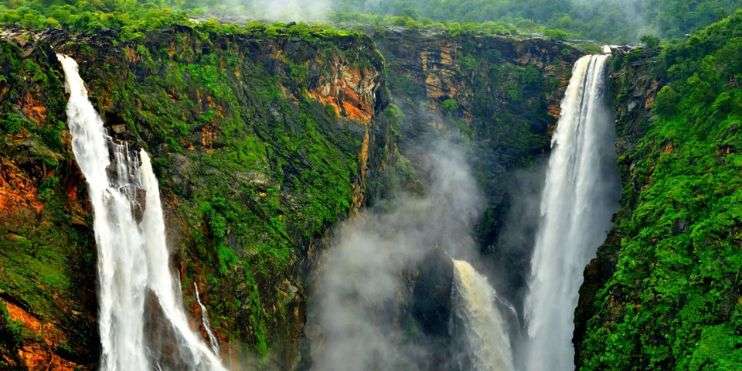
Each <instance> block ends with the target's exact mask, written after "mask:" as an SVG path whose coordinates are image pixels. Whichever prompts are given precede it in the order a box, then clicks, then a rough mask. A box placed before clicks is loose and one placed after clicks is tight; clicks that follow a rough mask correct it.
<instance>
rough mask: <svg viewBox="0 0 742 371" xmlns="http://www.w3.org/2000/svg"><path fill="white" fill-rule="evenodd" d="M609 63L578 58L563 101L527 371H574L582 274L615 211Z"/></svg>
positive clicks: (532, 301)
mask: <svg viewBox="0 0 742 371" xmlns="http://www.w3.org/2000/svg"><path fill="white" fill-rule="evenodd" d="M607 59H608V55H591V56H585V57H582V58H580V59H579V60H578V61H577V63H576V64H575V66H574V68H573V71H572V78H571V80H570V82H569V86H568V87H567V91H566V93H565V97H564V100H563V101H562V116H561V118H560V119H559V124H558V127H557V130H556V133H555V134H554V138H553V140H552V153H551V157H550V159H549V166H548V170H547V174H546V183H545V186H544V190H543V194H542V196H541V206H540V210H541V220H540V226H539V230H538V233H537V236H536V243H535V247H534V253H533V257H532V260H531V275H530V280H529V285H528V294H527V296H526V300H525V319H526V324H527V329H528V339H527V344H526V349H525V350H524V356H525V358H524V360H523V364H524V366H525V369H526V370H533V371H538V370H571V369H573V368H574V361H573V358H574V349H573V347H572V341H571V340H572V332H573V330H574V309H575V307H576V306H577V299H578V290H579V287H580V285H581V284H582V281H583V275H582V274H583V270H584V269H585V266H586V265H587V263H588V262H589V261H590V259H591V258H592V257H594V256H595V252H596V250H597V248H598V246H599V245H600V244H601V243H603V241H604V240H605V237H606V233H607V231H608V229H609V228H610V227H611V215H612V214H613V212H614V211H615V209H616V207H617V197H618V189H617V184H618V180H617V176H616V174H615V162H616V159H615V156H616V155H615V151H614V148H613V140H614V133H613V128H612V126H611V122H610V121H611V120H610V115H609V113H608V110H607V107H606V103H605V89H606V86H605V65H606V61H607Z"/></svg>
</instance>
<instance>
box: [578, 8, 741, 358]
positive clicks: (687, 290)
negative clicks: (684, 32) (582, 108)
mask: <svg viewBox="0 0 742 371" xmlns="http://www.w3.org/2000/svg"><path fill="white" fill-rule="evenodd" d="M741 22H742V12H737V13H736V15H734V16H733V17H731V18H728V19H726V20H724V21H722V22H719V23H716V24H714V25H712V26H710V27H708V28H706V29H703V30H702V31H700V32H697V33H695V34H693V35H692V36H690V37H689V38H688V39H687V40H684V41H682V42H678V43H675V44H672V45H670V46H668V47H666V48H665V49H664V50H662V51H661V53H660V54H659V55H657V56H655V57H652V54H654V53H656V52H657V51H651V50H637V51H633V52H631V53H629V54H627V55H626V56H623V57H620V58H617V60H616V65H615V68H616V69H617V70H618V71H621V74H626V73H628V72H627V71H630V70H631V69H632V68H636V66H641V65H649V66H651V69H650V70H648V72H646V73H647V74H648V75H649V76H646V75H645V76H634V78H632V79H629V80H628V81H624V80H621V81H620V82H619V91H618V96H617V97H616V99H617V102H618V103H617V104H619V105H624V104H626V103H627V102H629V101H630V100H631V99H632V97H630V96H628V95H627V93H628V92H629V91H631V90H630V89H631V87H630V86H631V85H632V84H636V83H637V82H639V81H641V80H642V79H646V78H648V77H649V78H655V79H658V80H659V81H663V82H664V83H665V86H664V87H662V88H661V90H660V91H659V93H658V94H657V96H656V101H655V102H654V108H653V112H652V116H651V118H650V120H649V122H648V123H647V124H648V125H646V126H645V127H644V128H643V129H642V130H643V131H645V132H644V133H643V134H640V135H639V136H638V138H640V139H639V140H638V142H637V143H635V144H634V145H632V146H630V147H629V148H627V149H626V151H625V152H624V153H623V154H622V155H621V157H620V163H621V166H622V169H623V172H624V174H623V177H624V182H623V184H624V189H623V198H622V199H623V200H622V209H621V211H620V212H619V214H618V216H617V219H616V229H615V231H614V232H613V235H612V237H611V238H609V242H608V244H607V245H606V246H604V247H603V248H601V252H600V254H601V255H603V254H613V255H614V259H615V260H616V265H615V269H614V271H613V272H612V275H611V276H610V277H609V278H608V280H607V282H606V283H605V284H604V285H603V287H602V288H601V289H600V290H598V291H597V294H596V298H595V300H593V302H592V303H589V304H587V305H588V306H589V307H590V308H591V309H590V310H591V311H592V313H593V315H592V318H591V319H590V320H589V321H588V322H587V328H586V331H585V334H584V337H585V338H584V339H583V340H582V343H581V344H577V345H578V346H579V347H580V348H581V356H580V357H579V358H580V359H579V360H580V363H581V366H582V367H583V368H585V369H601V370H602V369H633V368H637V369H673V368H676V369H683V370H699V369H718V370H732V369H736V368H738V367H739V365H740V364H742V348H741V347H742V333H740V329H742V301H740V292H739V288H740V282H739V272H740V270H742V252H741V251H740V241H742V228H741V226H742V207H741V206H740V205H742V177H741V176H740V174H742V155H740V153H739V151H740V149H741V148H742V135H740V130H742V127H740V125H741V123H742V90H741V89H740V85H739V81H740V77H741V74H742V63H741V61H742V26H741ZM652 59H655V62H652ZM619 76H620V75H619ZM622 84H623V85H622ZM650 102H651V100H650ZM622 127H623V124H622V123H621V122H619V131H621V130H622ZM619 134H621V132H619Z"/></svg>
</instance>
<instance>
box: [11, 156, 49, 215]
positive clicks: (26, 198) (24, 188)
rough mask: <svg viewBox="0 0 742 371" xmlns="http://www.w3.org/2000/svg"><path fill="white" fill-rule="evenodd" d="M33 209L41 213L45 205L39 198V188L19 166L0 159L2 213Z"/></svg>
mask: <svg viewBox="0 0 742 371" xmlns="http://www.w3.org/2000/svg"><path fill="white" fill-rule="evenodd" d="M21 209H32V210H34V211H36V212H37V213H40V212H41V211H42V210H43V209H44V205H43V204H41V202H40V201H39V199H38V190H37V189H36V186H35V185H34V183H33V182H32V181H31V180H30V179H28V177H27V176H26V174H24V173H23V171H21V170H20V169H19V168H18V167H16V166H15V164H13V163H12V162H10V161H7V160H3V159H0V215H3V214H6V215H7V214H11V213H15V212H17V211H18V210H21Z"/></svg>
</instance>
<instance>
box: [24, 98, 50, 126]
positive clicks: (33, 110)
mask: <svg viewBox="0 0 742 371" xmlns="http://www.w3.org/2000/svg"><path fill="white" fill-rule="evenodd" d="M21 110H22V111H23V114H24V115H26V117H28V118H30V119H31V120H33V121H34V122H35V123H37V124H41V123H43V122H44V121H46V106H44V104H42V103H41V102H40V101H39V100H38V99H36V97H34V96H33V95H32V94H31V93H26V95H25V96H24V97H23V100H22V101H21Z"/></svg>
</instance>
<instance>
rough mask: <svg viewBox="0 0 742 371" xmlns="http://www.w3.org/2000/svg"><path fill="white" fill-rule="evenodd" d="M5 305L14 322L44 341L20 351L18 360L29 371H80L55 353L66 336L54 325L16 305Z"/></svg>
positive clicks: (26, 346)
mask: <svg viewBox="0 0 742 371" xmlns="http://www.w3.org/2000/svg"><path fill="white" fill-rule="evenodd" d="M3 303H4V304H5V307H6V308H7V311H8V316H9V317H10V319H11V320H12V321H15V322H18V323H19V324H20V325H21V326H23V327H24V328H25V329H26V330H28V331H30V332H32V333H34V334H35V335H37V336H38V337H40V338H42V339H43V343H30V344H25V345H23V346H22V347H21V348H20V349H19V350H18V359H20V361H21V362H22V364H23V366H24V367H25V368H26V369H27V370H33V371H35V370H56V371H72V370H77V369H79V367H80V366H79V365H77V364H75V363H74V362H71V361H68V360H66V359H64V358H62V357H60V356H58V355H57V354H55V353H54V351H53V349H54V348H56V347H57V346H58V345H59V344H60V343H61V342H63V341H65V337H64V334H62V332H60V331H59V330H58V329H57V328H56V326H54V324H52V323H44V322H42V321H41V320H39V319H38V318H36V316H34V315H33V314H31V313H28V312H27V311H25V310H24V309H23V308H21V307H19V306H17V305H15V304H12V303H8V302H3Z"/></svg>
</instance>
